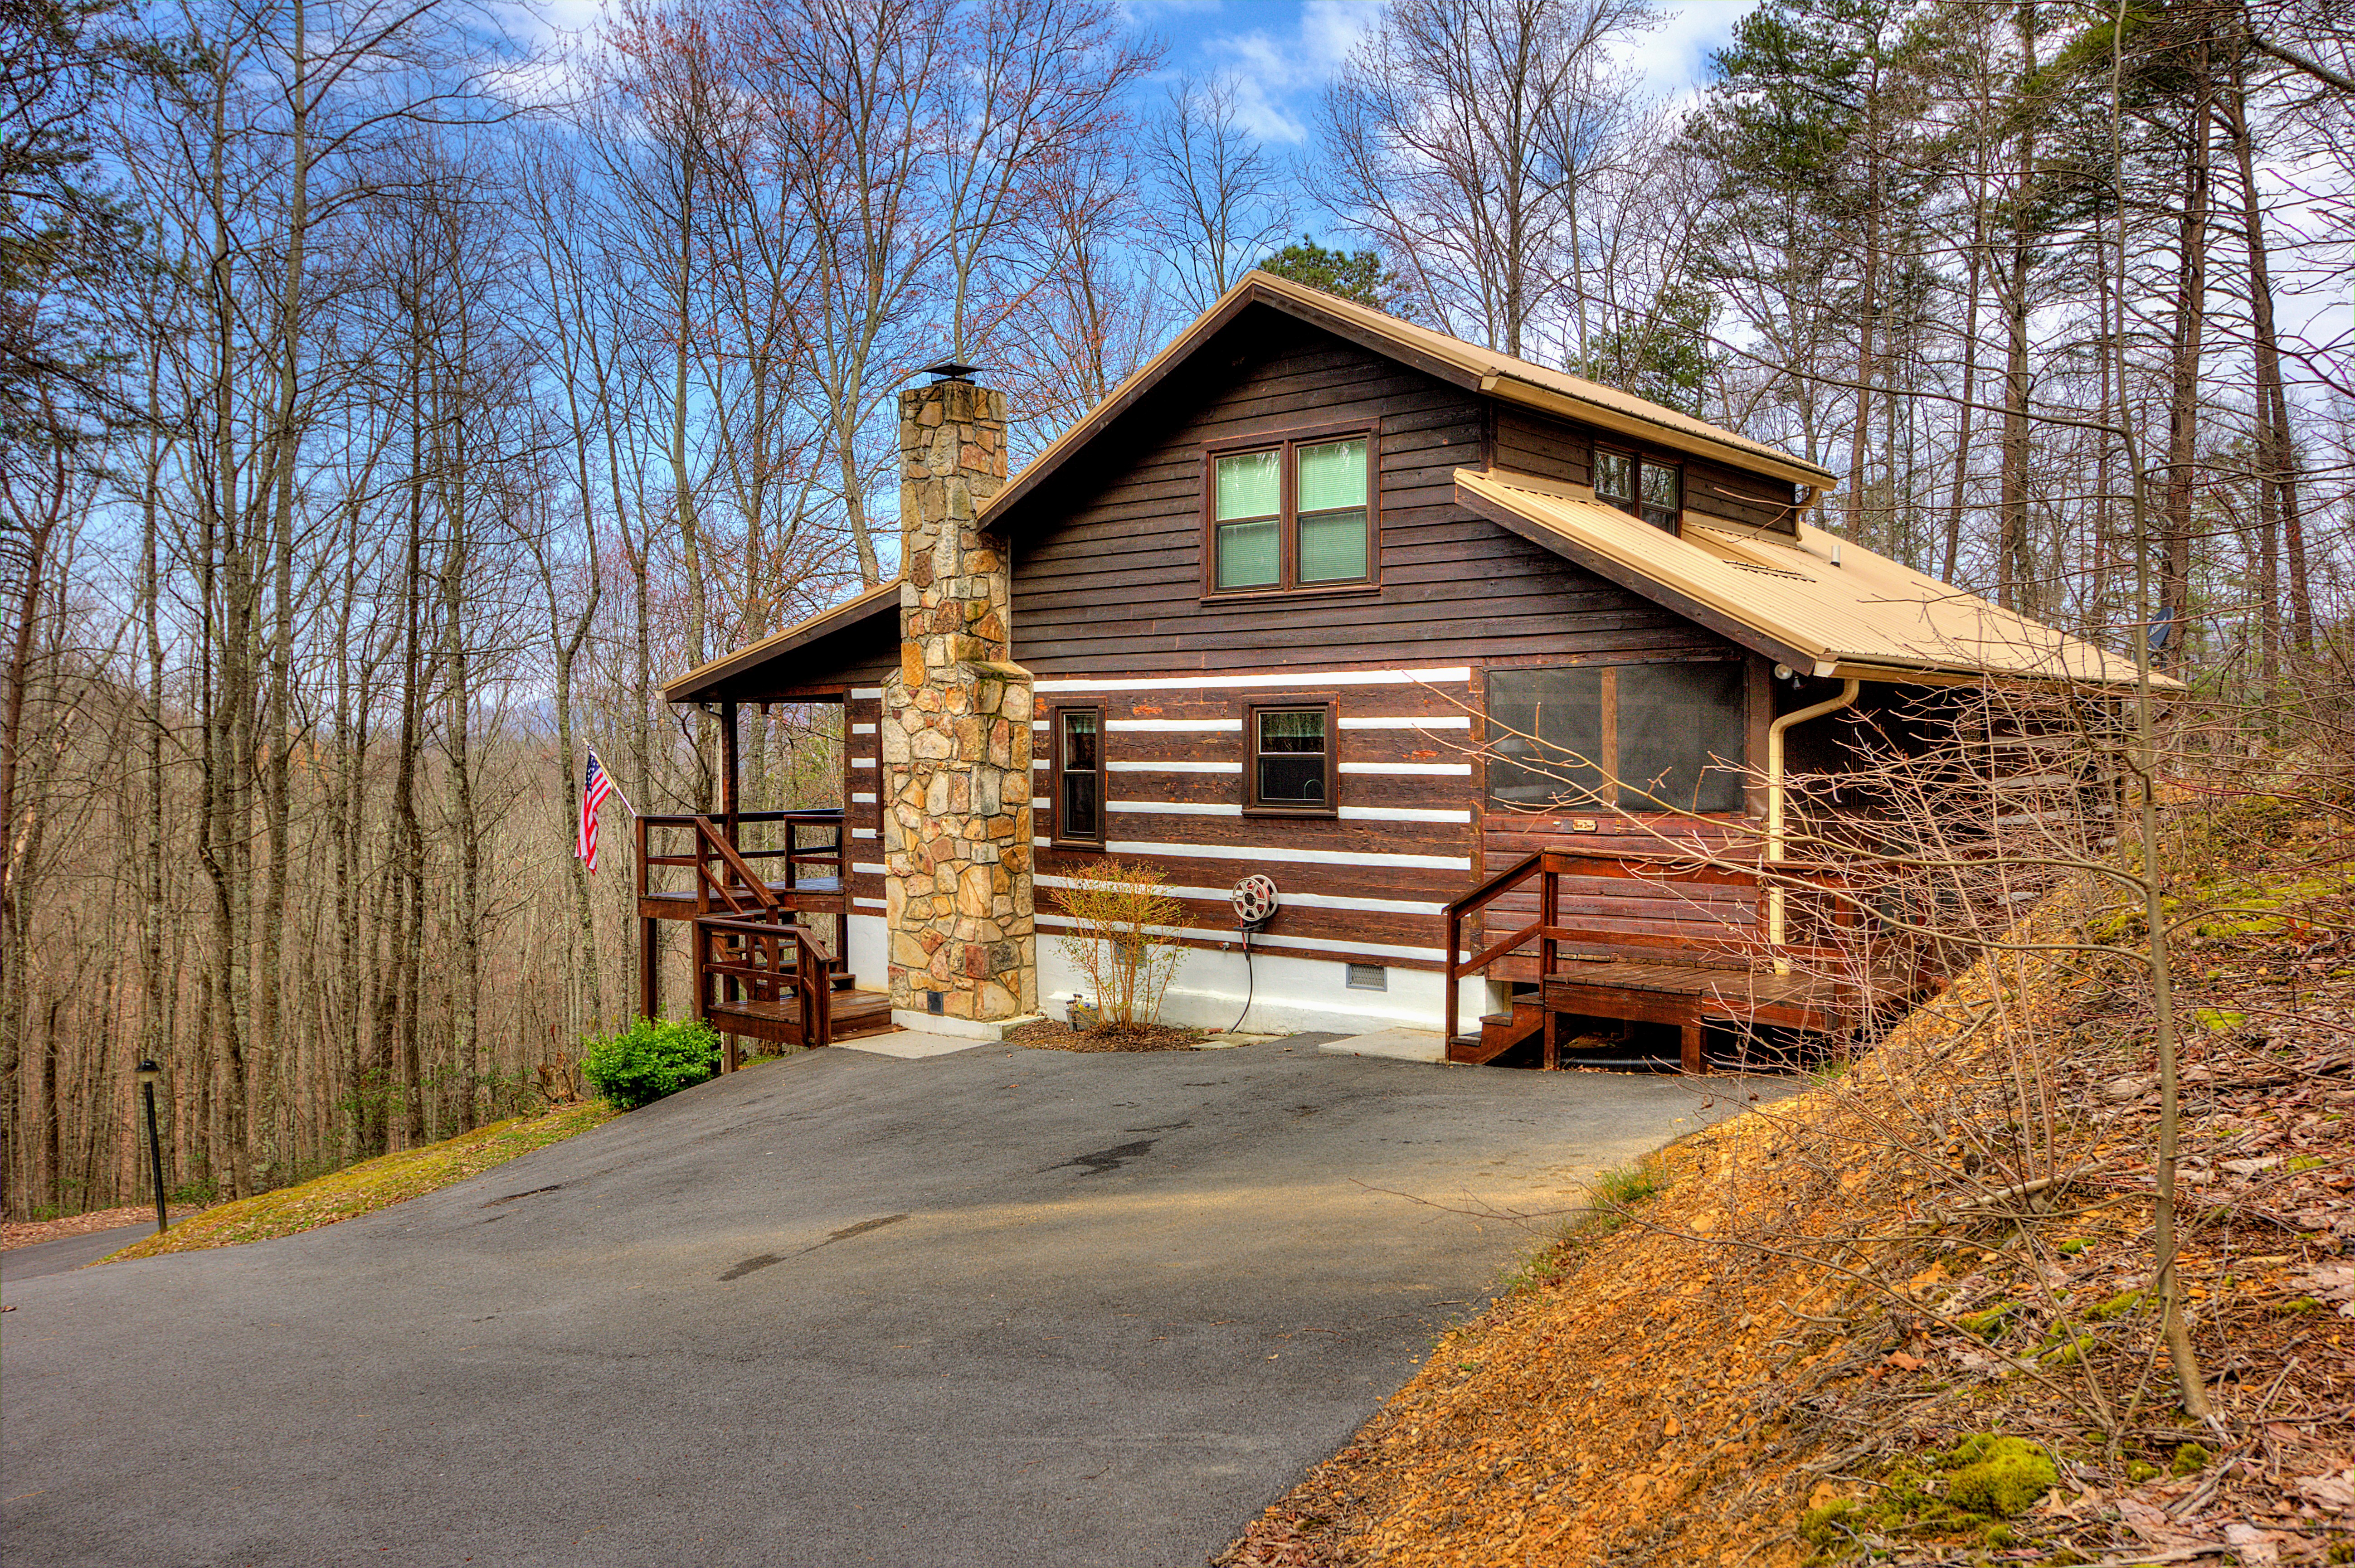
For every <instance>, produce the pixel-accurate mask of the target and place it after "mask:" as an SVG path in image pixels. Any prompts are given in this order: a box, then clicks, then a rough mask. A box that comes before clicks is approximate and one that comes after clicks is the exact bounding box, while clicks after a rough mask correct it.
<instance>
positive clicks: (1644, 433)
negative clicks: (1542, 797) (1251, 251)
mask: <svg viewBox="0 0 2355 1568" xmlns="http://www.w3.org/2000/svg"><path fill="white" fill-rule="evenodd" d="M1254 305H1261V306H1265V307H1268V308H1270V309H1273V310H1278V311H1281V312H1283V313H1284V314H1286V315H1289V316H1292V317H1295V319H1298V320H1301V321H1305V322H1307V323H1310V324H1311V325H1314V326H1317V327H1321V328H1323V329H1324V330H1326V331H1327V332H1330V333H1333V334H1336V335H1337V336H1339V337H1343V338H1347V339H1348V340H1349V341H1350V342H1353V343H1355V344H1359V346H1360V347H1363V348H1366V349H1369V350H1370V351H1372V352H1373V353H1376V354H1380V355H1386V356H1387V357H1389V358H1391V359H1395V360H1398V361H1399V362H1401V364H1405V365H1410V366H1414V367H1415V368H1417V369H1419V370H1422V371H1423V372H1425V373H1426V374H1428V375H1431V376H1436V377H1438V378H1439V379H1441V380H1443V381H1448V382H1452V383H1454V384H1455V385H1456V386H1458V387H1465V388H1467V389H1469V390H1473V391H1477V392H1479V393H1482V394H1484V395H1485V396H1487V397H1494V398H1496V399H1497V400H1498V401H1500V402H1505V403H1513V404H1518V405H1519V406H1521V407H1524V408H1535V409H1538V410H1540V411H1541V412H1544V413H1549V414H1554V415H1559V416H1561V417H1563V418H1572V419H1577V420H1580V421H1582V422H1584V423H1586V424H1590V425H1593V426H1595V427H1597V428H1599V429H1606V430H1610V431H1612V432H1614V434H1617V435H1622V436H1626V437H1629V438H1632V439H1636V440H1649V441H1653V442H1656V443H1657V444H1659V445H1661V446H1665V447H1669V448H1672V449H1674V450H1678V451H1682V452H1688V453H1690V454H1693V455H1695V456H1700V457H1708V458H1714V459H1716V460H1718V461H1721V462H1726V463H1730V464H1732V465H1733V466H1734V467H1737V468H1742V469H1747V470H1749V471H1752V472H1753V473H1763V474H1765V475H1767V476H1768V477H1769V478H1773V479H1779V480H1783V481H1785V482H1788V483H1792V484H1802V485H1807V486H1810V487H1812V488H1814V489H1816V490H1818V491H1820V490H1826V489H1828V488H1830V487H1831V486H1832V485H1833V484H1835V483H1837V482H1838V475H1837V474H1835V473H1833V472H1832V471H1830V470H1829V469H1827V468H1823V467H1820V466H1818V465H1817V464H1815V463H1812V462H1808V461H1806V460H1804V459H1801V458H1795V457H1793V456H1791V454H1789V453H1788V452H1785V451H1783V450H1779V449H1778V448H1775V447H1772V446H1769V445H1767V444H1766V443H1765V442H1764V441H1758V440H1752V439H1751V438H1750V437H1748V436H1744V435H1741V434H1738V433H1736V432H1735V431H1732V430H1728V429H1722V428H1721V427H1719V426H1716V425H1712V424H1710V423H1709V422H1708V421H1707V420H1705V419H1700V418H1694V417H1693V416H1692V415H1690V414H1687V413H1683V412H1681V411H1680V410H1678V409H1675V408H1668V407H1667V406H1665V405H1663V404H1659V403H1655V402H1652V401H1650V400H1649V399H1647V398H1643V397H1636V395H1635V394H1633V393H1631V392H1622V391H1620V390H1619V389H1617V388H1616V387H1605V386H1604V385H1602V384H1601V383H1600V382H1595V381H1588V380H1586V379H1584V378H1583V377H1581V376H1572V375H1571V374H1570V373H1569V372H1567V371H1562V370H1553V369H1550V368H1548V367H1547V366H1542V365H1537V364H1533V363H1531V362H1530V361H1529V360H1526V359H1517V358H1515V357H1513V356H1512V355H1508V354H1502V353H1499V352H1498V351H1497V350H1495V349H1492V348H1483V347H1481V346H1480V345H1479V344H1475V343H1470V342H1467V341H1465V339H1463V338H1460V337H1451V336H1450V335H1448V334H1446V333H1444V332H1440V331H1438V330H1437V329H1435V328H1433V327H1427V326H1423V325H1422V324H1421V323H1416V322H1411V321H1407V320H1404V319H1403V318H1401V317H1399V316H1394V315H1391V314H1390V313H1388V312H1385V311H1378V310H1375V309H1374V308H1373V307H1371V306H1370V305H1362V304H1359V302H1357V301H1355V300H1347V299H1343V298H1342V297H1341V296H1340V295H1338V294H1328V293H1327V292H1326V291H1324V290H1322V289H1316V288H1311V287H1310V286H1309V285H1308V284H1305V283H1300V282H1295V281H1293V280H1291V279H1289V278H1282V277H1278V276H1277V275H1276V274H1274V273H1273V272H1264V271H1262V270H1259V269H1257V268H1253V269H1252V270H1250V271H1248V272H1246V273H1244V274H1243V275H1242V276H1241V278H1239V279H1237V280H1236V281H1235V283H1234V286H1233V287H1232V288H1230V289H1229V290H1228V291H1226V292H1225V293H1223V294H1221V295H1220V296H1219V298H1218V299H1217V300H1216V301H1215V302H1212V304H1211V305H1210V308H1209V309H1208V310H1206V311H1204V312H1203V313H1201V314H1200V315H1199V316H1197V317H1195V318H1194V321H1193V323H1192V324H1190V325H1189V326H1188V327H1187V328H1186V330H1185V331H1183V332H1181V333H1179V334H1177V337H1175V338H1173V339H1172V340H1171V341H1170V342H1169V344H1168V345H1167V347H1165V348H1163V349H1162V351H1161V352H1160V353H1158V354H1156V355H1154V356H1153V357H1152V358H1151V359H1149V360H1147V361H1146V363H1145V364H1144V365H1143V366H1139V367H1138V368H1137V369H1136V370H1135V371H1134V372H1132V373H1131V374H1130V376H1129V377H1128V378H1127V379H1126V380H1125V381H1123V382H1122V383H1121V384H1120V385H1119V386H1118V387H1114V388H1113V390H1112V392H1111V394H1110V395H1109V396H1107V397H1105V398H1104V399H1103V402H1101V403H1098V404H1097V405H1096V406H1095V407H1094V408H1092V409H1090V410H1089V411H1088V412H1087V414H1086V415H1085V416H1084V417H1082V418H1081V419H1079V420H1078V421H1077V422H1076V423H1074V424H1073V425H1072V426H1071V428H1070V429H1067V430H1065V431H1064V432H1063V433H1062V434H1061V435H1060V436H1058V437H1057V438H1056V439H1055V440H1053V441H1051V442H1050V443H1049V444H1048V445H1047V447H1046V449H1045V450H1043V451H1041V452H1040V453H1039V455H1038V456H1037V457H1036V458H1034V459H1032V460H1031V461H1030V462H1029V464H1028V466H1026V467H1025V468H1024V469H1023V471H1021V472H1020V473H1018V474H1017V475H1016V476H1015V477H1014V478H1013V480H1012V481H1011V482H1008V483H1007V486H1006V488H1005V489H1004V490H1002V491H1000V492H998V493H997V494H996V496H995V497H993V498H992V499H991V501H990V502H989V503H988V504H987V505H986V506H985V507H984V508H983V509H982V515H983V517H984V518H985V519H988V520H992V521H995V520H997V519H1002V518H1004V517H1006V516H1007V515H1009V514H1011V512H1012V511H1013V509H1014V508H1016V507H1018V505H1020V503H1021V502H1022V500H1023V498H1024V497H1025V496H1028V494H1029V493H1031V492H1032V491H1034V490H1036V489H1038V488H1039V485H1040V484H1042V483H1043V482H1045V481H1046V480H1047V479H1049V478H1050V476H1052V475H1053V474H1054V472H1055V471H1057V470H1058V469H1060V467H1061V466H1062V465H1063V463H1064V462H1066V461H1069V460H1070V459H1071V457H1072V456H1073V455H1075V454H1076V453H1077V452H1079V451H1080V450H1082V448H1084V447H1085V446H1086V445H1087V444H1088V443H1089V442H1090V441H1092V440H1094V439H1095V438H1096V437H1097V436H1098V435H1100V434H1101V433H1103V430H1104V429H1105V428H1106V427H1108V426H1109V425H1111V424H1112V422H1113V421H1114V420H1115V419H1117V418H1119V417H1120V416H1121V415H1122V414H1124V413H1125V412H1127V411H1128V409H1129V408H1132V407H1134V406H1135V404H1136V403H1137V402H1138V401H1140V400H1141V399H1142V398H1143V397H1145V396H1146V394H1147V393H1149V392H1151V391H1152V390H1153V389H1154V388H1155V387H1157V386H1159V385H1160V384H1161V383H1162V381H1164V380H1165V379H1167V376H1169V375H1170V373H1171V372H1173V371H1175V370H1176V369H1177V367H1178V366H1181V365H1183V364H1185V363H1186V361H1187V360H1188V359H1189V358H1191V357H1192V356H1193V355H1194V354H1195V352H1196V351H1197V350H1199V348H1201V347H1202V346H1203V345H1204V344H1207V343H1208V342H1209V340H1210V339H1211V338H1212V337H1213V336H1215V335H1216V334H1218V333H1219V331H1220V329H1221V328H1223V327H1225V326H1227V325H1228V324H1229V323H1231V322H1232V321H1233V320H1234V319H1235V318H1236V317H1237V316H1239V315H1241V313H1243V312H1244V311H1245V310H1247V309H1249V308H1251V307H1252V306H1254Z"/></svg>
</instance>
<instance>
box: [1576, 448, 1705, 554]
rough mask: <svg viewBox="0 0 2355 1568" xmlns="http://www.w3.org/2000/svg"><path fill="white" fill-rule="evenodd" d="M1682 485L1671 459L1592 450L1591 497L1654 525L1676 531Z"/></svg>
mask: <svg viewBox="0 0 2355 1568" xmlns="http://www.w3.org/2000/svg"><path fill="white" fill-rule="evenodd" d="M1684 488H1685V487H1684V475H1683V473H1682V472H1681V471H1679V470H1678V467H1677V465H1676V464H1674V463H1672V462H1654V461H1652V460H1651V459H1649V458H1637V457H1631V456H1630V455H1628V454H1627V453H1625V452H1614V451H1613V450H1610V449H1609V448H1607V447H1597V448H1595V449H1594V499H1595V500H1597V501H1600V502H1602V503H1604V505H1605V506H1616V507H1617V508H1618V509H1619V510H1620V511H1622V512H1625V513H1627V514H1630V515H1632V516H1636V517H1641V518H1642V519H1643V520H1644V521H1645V522H1646V523H1649V524H1651V525H1652V526H1653V527H1655V528H1660V529H1665V530H1666V531H1668V533H1671V534H1673V533H1675V532H1676V531H1677V521H1678V517H1679V516H1681V515H1682V514H1683V511H1684Z"/></svg>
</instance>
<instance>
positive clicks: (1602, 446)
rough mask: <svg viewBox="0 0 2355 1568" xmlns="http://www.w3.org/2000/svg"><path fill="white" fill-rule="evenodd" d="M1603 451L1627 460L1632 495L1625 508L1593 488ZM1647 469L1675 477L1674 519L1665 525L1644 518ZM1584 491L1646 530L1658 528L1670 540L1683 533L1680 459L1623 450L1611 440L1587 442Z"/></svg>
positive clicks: (1623, 448)
mask: <svg viewBox="0 0 2355 1568" xmlns="http://www.w3.org/2000/svg"><path fill="white" fill-rule="evenodd" d="M1605 452H1609V453H1611V454H1613V455H1614V456H1615V457H1623V458H1625V459H1626V460H1627V464H1628V470H1629V471H1628V476H1627V477H1628V487H1629V489H1630V490H1631V491H1632V492H1633V493H1632V494H1631V495H1630V496H1629V497H1628V500H1627V503H1626V504H1625V505H1624V506H1623V505H1621V504H1620V503H1618V502H1617V501H1615V500H1614V499H1612V498H1611V497H1609V496H1606V495H1604V493H1602V492H1601V491H1600V490H1597V489H1595V487H1594V479H1595V471H1596V470H1597V469H1599V468H1600V467H1601V466H1602V463H1601V461H1600V460H1601V458H1602V456H1603V454H1604V453H1605ZM1647 468H1664V469H1668V470H1669V471H1672V472H1673V473H1675V475H1676V476H1677V511H1676V520H1675V522H1674V523H1673V524H1669V525H1668V526H1666V527H1662V526H1661V525H1660V524H1657V523H1654V522H1651V521H1650V520H1648V519H1647V518H1646V517H1645V515H1644V471H1645V470H1646V469H1647ZM1586 488H1587V490H1588V491H1589V492H1590V493H1592V494H1593V497H1594V499H1595V501H1596V502H1597V503H1599V504H1601V505H1604V506H1608V507H1609V508H1611V510H1613V511H1614V512H1620V513H1625V514H1626V515H1628V516H1630V517H1633V518H1634V519H1635V520H1636V522H1638V523H1641V524H1644V526H1646V528H1658V529H1659V530H1660V532H1661V533H1663V534H1666V535H1669V536H1670V537H1671V538H1675V537H1679V536H1681V535H1683V533H1684V531H1685V462H1684V459H1683V458H1681V457H1673V458H1657V457H1654V456H1652V455H1651V454H1650V453H1649V452H1646V451H1644V450H1641V449H1639V448H1636V447H1623V446H1619V445H1617V444H1615V443H1614V442H1611V441H1594V442H1592V443H1590V445H1589V450H1588V451H1587V454H1586Z"/></svg>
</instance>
